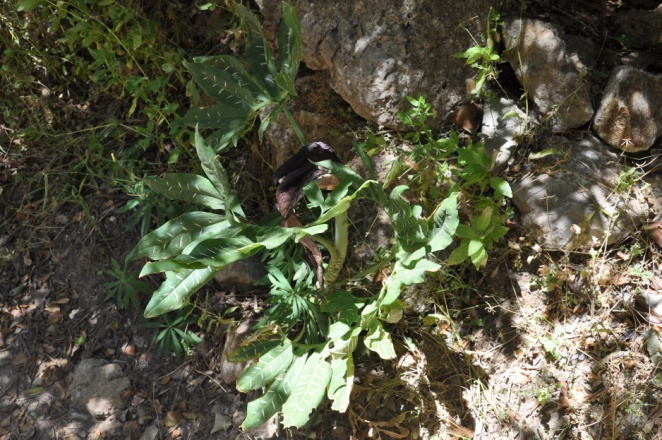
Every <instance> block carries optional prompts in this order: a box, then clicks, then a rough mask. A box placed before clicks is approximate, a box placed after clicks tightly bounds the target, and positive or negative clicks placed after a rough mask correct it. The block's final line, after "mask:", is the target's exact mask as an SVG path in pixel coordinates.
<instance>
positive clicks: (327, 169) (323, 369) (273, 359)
mask: <svg viewBox="0 0 662 440" xmlns="http://www.w3.org/2000/svg"><path fill="white" fill-rule="evenodd" d="M235 13H237V15H238V16H239V17H240V18H241V20H242V25H243V28H244V30H245V32H246V50H245V55H246V58H247V61H248V65H249V67H250V71H249V70H248V69H247V68H246V67H245V65H244V63H243V62H242V61H241V60H239V59H237V58H235V57H232V56H225V55H223V56H218V57H204V58H197V59H195V60H194V61H195V62H194V63H187V64H186V66H187V68H188V69H189V71H190V72H191V74H192V76H193V79H194V80H195V82H196V83H197V84H198V85H199V86H200V88H201V89H202V90H204V91H205V92H206V93H207V94H208V95H209V96H210V97H211V98H212V99H213V100H214V101H215V104H213V105H211V106H209V107H205V108H200V109H191V110H190V111H189V112H188V113H187V115H186V116H185V117H184V121H185V122H187V123H189V124H191V125H193V126H195V127H196V129H195V138H194V144H195V149H196V153H197V156H198V158H199V160H200V165H201V168H202V171H203V173H204V175H197V174H187V173H178V174H165V175H164V176H162V177H146V178H145V179H144V181H145V183H146V184H147V185H148V186H149V188H150V189H151V190H152V191H154V192H156V193H160V194H162V195H164V196H166V197H168V198H170V199H173V200H184V201H187V202H190V203H192V204H195V205H198V206H200V207H201V208H200V209H199V210H194V211H190V212H187V213H185V214H183V215H181V216H179V217H177V218H174V219H172V220H170V221H168V222H167V223H165V224H163V225H161V226H160V227H158V228H157V229H156V230H154V231H152V232H150V233H149V234H147V235H145V236H144V237H143V238H142V239H141V240H140V242H139V243H138V244H137V245H136V247H135V248H134V249H133V250H132V251H131V253H130V254H129V256H128V257H127V258H129V259H135V258H146V259H147V260H149V261H148V262H147V263H146V264H145V265H144V267H143V270H142V272H141V275H148V274H154V273H163V274H165V281H164V282H163V283H162V284H161V286H160V287H159V288H158V289H157V290H156V291H155V292H154V293H153V295H152V298H151V300H150V301H149V303H148V305H147V306H146V308H145V313H144V314H145V316H146V317H148V318H151V317H155V316H158V315H161V314H163V313H166V312H170V311H174V310H179V309H181V308H182V307H183V306H184V305H185V304H187V303H188V302H190V301H191V299H192V295H193V294H194V293H195V292H196V291H197V290H199V289H200V288H201V287H203V286H204V285H205V284H207V283H208V282H209V281H210V280H211V279H212V278H213V276H214V275H215V273H216V272H217V271H218V270H220V269H221V268H223V267H225V266H226V265H228V264H230V263H232V262H235V261H237V260H240V259H244V258H248V257H251V256H254V255H258V254H259V255H261V257H262V261H263V262H264V264H265V267H266V269H267V272H268V275H267V279H266V282H267V283H268V284H269V285H270V291H269V296H268V297H267V298H266V300H265V301H266V302H267V304H268V306H269V307H268V308H267V310H266V311H265V317H264V319H263V320H262V321H260V322H259V323H258V324H257V325H256V327H255V328H254V335H253V337H252V338H250V342H248V343H247V344H246V345H243V346H241V347H240V348H239V349H237V350H236V351H235V352H233V353H231V354H230V356H229V359H230V360H232V361H247V360H256V362H255V363H254V364H253V365H251V366H249V367H248V368H247V369H246V370H245V371H244V373H243V374H242V375H241V377H240V378H239V379H238V381H237V388H238V389H239V390H241V391H249V390H258V389H264V390H265V391H264V394H263V395H262V396H261V397H259V398H258V399H256V400H254V401H252V402H250V403H249V405H248V408H247V417H246V419H245V420H244V422H243V424H242V427H243V428H245V429H249V428H252V427H256V426H259V425H261V424H263V423H265V422H266V421H267V420H268V419H269V418H270V417H271V416H273V415H274V414H275V413H276V412H279V411H280V412H281V413H282V415H283V419H282V420H283V424H284V425H285V426H295V427H300V426H302V425H303V424H304V423H306V422H307V421H308V419H309V417H310V412H311V411H312V410H313V409H314V408H316V407H317V406H319V405H320V403H321V402H322V401H323V400H324V398H325V397H326V398H328V399H329V400H330V401H331V402H332V404H331V408H332V409H334V410H336V411H340V412H344V411H346V410H347V408H348V407H349V404H350V396H351V392H352V388H353V383H354V360H353V359H354V357H353V353H354V351H355V349H356V347H357V346H358V342H359V339H362V340H363V343H364V345H365V346H366V347H367V348H368V349H370V350H372V351H373V352H375V353H377V354H378V355H379V356H380V357H381V358H383V359H390V358H393V357H395V349H394V347H393V343H392V341H391V335H390V333H389V332H388V331H387V328H386V327H385V324H386V323H394V322H397V321H398V320H399V319H401V317H402V310H403V309H402V305H401V303H400V301H399V299H398V298H399V295H400V292H401V289H402V287H403V286H407V285H412V284H415V283H420V282H423V281H424V279H425V273H426V272H430V271H435V270H438V269H439V268H440V267H441V265H440V264H438V263H437V262H435V261H434V257H430V256H431V255H433V254H434V253H435V252H437V251H439V250H442V249H444V248H446V247H447V246H448V245H449V244H450V243H451V242H452V237H453V234H454V233H455V229H456V227H457V225H458V212H457V206H456V202H457V193H456V192H452V193H451V194H450V195H449V196H448V197H447V198H446V199H444V200H443V201H442V202H441V203H440V204H439V205H438V206H437V207H436V209H434V211H433V212H432V213H431V214H430V215H429V216H427V217H425V216H423V213H422V208H421V207H420V206H418V205H412V204H411V203H410V202H408V201H407V200H406V199H405V198H404V193H405V191H406V190H407V187H404V186H398V187H396V188H394V189H393V190H392V191H391V192H390V193H388V194H387V193H386V192H385V191H384V188H383V186H381V185H380V184H379V183H378V182H377V181H376V178H375V175H374V170H372V165H371V163H370V159H369V158H368V157H367V155H366V154H365V153H364V152H363V151H362V149H361V148H360V146H357V152H358V153H359V155H360V156H361V157H362V158H363V161H364V163H365V164H366V167H367V168H368V169H369V170H372V171H371V176H372V180H365V179H363V178H362V177H361V176H359V175H358V174H357V173H355V172H354V171H352V170H351V169H349V168H348V167H346V166H344V165H342V164H341V163H340V160H339V158H338V156H337V155H336V153H335V152H334V151H333V150H332V149H331V147H329V146H328V145H326V144H324V143H322V142H314V143H312V144H307V143H306V142H305V139H304V136H303V134H302V133H301V130H300V129H299V128H298V127H297V125H296V122H295V121H294V119H293V118H292V117H291V114H290V112H289V110H288V109H287V106H286V103H287V101H288V99H290V98H292V97H295V96H296V91H295V89H294V79H295V77H296V72H297V70H298V66H299V61H300V57H301V35H300V34H301V30H300V25H299V22H298V20H297V18H296V14H295V13H294V9H293V8H292V7H291V6H290V5H289V4H288V3H285V4H284V8H283V20H282V22H281V26H280V30H279V36H278V46H279V62H278V63H276V61H275V59H274V57H273V54H272V53H271V50H270V49H269V45H268V44H267V42H266V40H265V38H264V36H263V34H262V32H261V28H260V25H259V22H258V20H257V18H256V17H255V16H254V15H253V14H252V13H251V12H250V10H248V8H245V7H243V6H241V5H236V10H235ZM267 105H271V107H270V111H269V113H268V115H267V117H266V118H264V119H263V120H262V123H261V125H260V128H259V131H258V133H259V134H260V136H261V135H262V133H263V132H264V130H265V129H266V126H267V124H268V123H269V122H270V121H271V120H272V119H273V117H275V116H276V115H277V114H278V113H279V112H284V113H285V115H286V116H287V117H288V119H289V120H290V122H291V123H292V126H293V127H294V130H295V132H296V133H297V134H298V136H299V138H300V140H301V143H302V145H303V147H302V149H301V150H300V151H299V152H298V153H297V154H295V155H294V156H293V157H292V158H291V159H290V160H288V161H286V162H285V163H284V164H283V165H282V166H281V167H280V168H279V169H278V170H277V172H276V174H275V176H274V180H275V184H276V191H275V198H276V202H277V208H278V214H279V215H278V216H276V217H274V216H271V217H270V216H267V217H266V218H265V219H261V220H260V221H258V222H251V221H249V220H248V219H247V218H246V214H245V213H244V211H243V209H242V207H241V204H240V201H239V198H238V197H237V195H236V194H235V192H234V191H233V188H232V187H231V186H230V184H229V180H228V176H227V173H226V171H225V169H224V168H223V166H222V165H221V163H220V161H219V160H218V157H217V152H220V153H222V151H223V149H225V148H226V147H227V146H228V145H230V144H232V143H235V144H236V142H237V139H238V138H239V137H241V135H242V134H243V133H244V132H245V131H246V130H248V129H249V128H250V127H251V126H252V124H253V122H254V120H255V118H256V117H257V111H258V110H259V109H260V108H262V107H264V106H267ZM200 129H203V130H209V131H210V134H209V135H208V136H207V137H206V138H205V137H203V136H202V135H201V134H200V132H199V130H200ZM304 196H305V197H304ZM358 197H368V198H370V199H372V200H373V201H374V202H375V203H377V204H378V205H379V206H381V207H382V208H383V209H384V211H385V212H386V213H387V215H388V216H389V219H390V220H391V223H392V225H393V229H394V245H393V248H392V249H390V251H389V252H387V253H386V255H385V256H384V257H383V258H382V259H381V260H380V261H376V262H374V264H372V265H371V266H369V267H372V268H375V270H377V269H379V268H384V267H385V266H387V265H388V266H390V275H389V277H388V278H387V280H386V281H385V282H384V284H383V286H382V287H381V289H380V290H379V293H377V294H374V295H368V296H366V294H365V292H364V291H361V293H360V294H355V293H353V292H352V291H351V290H348V289H346V288H345V286H344V284H343V282H342V281H343V279H342V277H340V274H341V273H342V269H343V264H344V260H345V256H346V253H347V242H348V234H347V223H348V220H347V212H348V209H349V207H350V205H351V204H352V203H353V201H354V200H355V199H357V198H358ZM304 198H305V200H306V203H307V206H308V209H309V210H310V212H311V213H313V215H314V216H315V219H314V220H312V221H310V222H309V223H307V224H305V225H304V224H302V222H301V221H300V219H299V217H298V216H297V213H296V209H295V208H296V207H297V204H299V205H301V204H302V203H303V201H302V200H303V199H304ZM332 221H333V222H334V229H335V234H333V238H332V239H330V238H328V237H327V236H325V235H324V234H325V233H327V231H328V229H329V225H330V223H331V222H332ZM317 244H319V245H321V247H322V248H325V249H326V250H327V252H328V253H329V260H328V263H327V265H326V269H325V268H324V262H323V257H322V252H321V250H320V249H319V248H318V246H317ZM301 249H304V253H305V255H304V256H301ZM363 275H365V274H363ZM355 276H356V275H355Z"/></svg>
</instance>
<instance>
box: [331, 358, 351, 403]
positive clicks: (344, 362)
mask: <svg viewBox="0 0 662 440" xmlns="http://www.w3.org/2000/svg"><path fill="white" fill-rule="evenodd" d="M353 386H354V360H353V358H352V355H351V354H348V355H347V356H345V357H342V358H338V359H332V360H331V380H330V381H329V390H328V392H327V396H328V398H329V399H331V400H333V403H332V404H331V409H333V410H334V411H338V412H341V413H344V412H345V411H347V408H349V403H350V402H349V398H350V395H351V393H352V387H353Z"/></svg>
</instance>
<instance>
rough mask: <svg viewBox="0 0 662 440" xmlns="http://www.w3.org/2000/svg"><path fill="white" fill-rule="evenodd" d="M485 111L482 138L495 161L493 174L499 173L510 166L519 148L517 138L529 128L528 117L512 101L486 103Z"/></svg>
mask: <svg viewBox="0 0 662 440" xmlns="http://www.w3.org/2000/svg"><path fill="white" fill-rule="evenodd" d="M483 109H484V113H483V124H482V127H483V128H482V138H483V141H484V142H485V150H486V151H487V154H489V156H490V157H492V158H493V160H494V170H493V172H496V173H498V172H500V171H502V170H503V169H505V168H506V166H508V161H509V160H510V158H511V156H512V154H513V152H514V151H515V149H516V147H517V139H516V138H517V137H518V136H521V135H522V134H524V131H525V129H526V128H527V117H526V114H525V113H524V112H523V111H522V110H521V109H520V108H519V107H517V104H516V103H515V101H514V100H512V99H506V98H501V99H499V100H491V101H486V102H485V104H484V105H483Z"/></svg>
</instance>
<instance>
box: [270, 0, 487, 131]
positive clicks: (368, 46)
mask: <svg viewBox="0 0 662 440" xmlns="http://www.w3.org/2000/svg"><path fill="white" fill-rule="evenodd" d="M260 3H261V6H262V7H263V13H265V14H269V13H270V11H275V10H276V8H271V7H268V4H270V3H271V2H270V1H269V0H261V2H260ZM293 3H294V5H295V8H296V10H297V13H298V16H299V20H300V21H301V27H302V38H303V61H304V62H305V63H306V65H307V66H308V67H309V68H311V69H314V70H327V71H328V72H329V74H330V78H331V86H332V88H333V89H334V90H335V91H336V92H337V93H338V94H339V95H340V96H342V98H343V99H344V100H345V101H347V102H348V103H349V104H350V105H351V106H352V109H353V110H354V111H355V112H356V113H357V114H359V115H360V116H362V117H364V118H365V119H367V120H369V121H373V122H376V123H378V124H381V125H384V126H387V127H391V128H403V126H402V124H401V122H400V121H399V119H398V118H397V115H396V113H397V112H399V111H402V110H404V109H405V108H407V106H408V105H409V104H408V103H407V101H406V96H407V95H410V96H417V95H419V94H423V95H424V97H425V99H426V100H427V101H428V102H430V103H431V104H432V107H433V108H434V110H436V112H437V115H436V117H435V120H434V121H430V122H431V123H443V121H444V119H445V115H446V114H447V113H448V112H449V111H450V110H451V109H452V107H453V106H454V105H455V104H457V103H459V102H460V101H464V100H465V99H466V98H467V97H468V95H469V94H468V92H467V86H466V80H467V79H470V78H473V77H475V72H474V71H473V69H471V68H470V67H468V66H466V65H465V60H463V59H459V58H455V57H453V54H455V53H457V52H462V51H464V50H466V49H467V48H469V47H471V46H473V45H475V42H474V40H472V38H471V35H474V36H476V37H478V36H479V35H480V34H482V33H484V32H485V29H484V26H485V23H486V20H487V14H488V12H489V9H490V6H495V7H496V8H498V6H497V5H498V4H499V3H498V2H496V1H494V0H477V1H472V2H465V1H459V0H449V1H445V2H439V1H436V0H413V1H406V2H402V1H401V0H364V1H360V2H352V1H342V2H320V1H313V0H296V1H294V2H293ZM272 13H273V12H272ZM266 20H267V22H273V21H275V20H274V19H273V18H272V17H269V16H267V17H266ZM315 140H316V139H315Z"/></svg>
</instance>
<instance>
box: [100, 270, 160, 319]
mask: <svg viewBox="0 0 662 440" xmlns="http://www.w3.org/2000/svg"><path fill="white" fill-rule="evenodd" d="M110 262H111V264H112V265H113V270H104V273H106V274H107V275H110V276H111V277H113V278H114V279H115V280H114V281H111V282H109V283H106V287H107V288H108V293H107V294H106V297H105V298H104V299H103V300H104V301H108V300H110V299H112V298H113V297H114V298H115V301H116V302H117V308H118V309H119V310H122V309H125V308H127V307H129V306H132V307H133V308H134V309H139V308H140V300H139V299H138V294H139V293H142V294H148V293H149V292H150V287H149V284H148V283H147V282H145V281H142V280H139V279H138V278H136V276H135V275H134V274H133V273H131V272H129V271H128V269H127V267H126V265H125V266H124V268H122V267H120V265H119V264H118V263H117V260H115V259H114V258H112V259H111V260H110Z"/></svg>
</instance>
